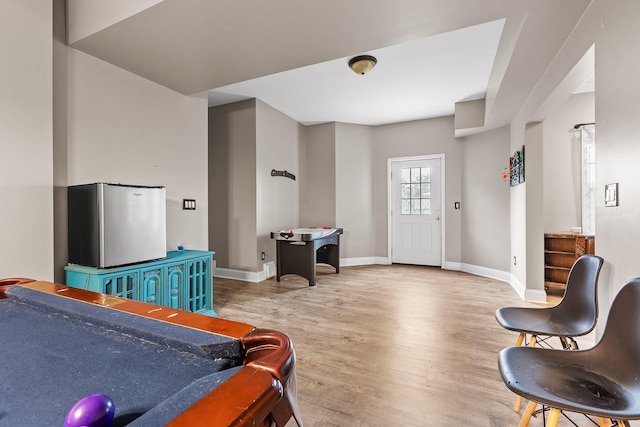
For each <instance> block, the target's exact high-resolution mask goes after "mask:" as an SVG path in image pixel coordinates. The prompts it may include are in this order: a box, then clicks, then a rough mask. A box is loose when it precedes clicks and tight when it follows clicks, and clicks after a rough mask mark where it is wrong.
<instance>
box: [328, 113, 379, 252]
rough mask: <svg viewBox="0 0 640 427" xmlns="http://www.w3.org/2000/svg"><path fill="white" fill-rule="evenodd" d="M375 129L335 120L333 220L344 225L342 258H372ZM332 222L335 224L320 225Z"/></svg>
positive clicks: (373, 243)
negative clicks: (334, 218)
mask: <svg viewBox="0 0 640 427" xmlns="http://www.w3.org/2000/svg"><path fill="white" fill-rule="evenodd" d="M375 131H376V128H372V127H370V126H362V125H352V124H345V123H336V139H335V165H336V166H335V169H336V172H335V177H336V178H335V180H336V189H335V206H336V214H335V216H336V223H335V225H336V226H338V227H342V228H344V233H345V234H344V238H343V239H342V240H341V245H340V257H341V258H363V257H365V258H366V257H373V256H374V252H373V248H375V242H376V235H375V217H376V211H375V209H374V207H375V202H374V191H373V176H374V169H373V140H372V139H373V138H372V135H373V133H374V132H375ZM319 225H329V226H330V225H334V224H319Z"/></svg>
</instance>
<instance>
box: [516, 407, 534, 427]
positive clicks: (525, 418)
mask: <svg viewBox="0 0 640 427" xmlns="http://www.w3.org/2000/svg"><path fill="white" fill-rule="evenodd" d="M536 406H538V404H537V403H536V402H532V401H529V404H528V405H527V409H525V411H524V414H522V418H521V419H520V424H518V427H527V426H528V425H529V421H530V420H531V416H532V415H533V413H534V412H535V410H536Z"/></svg>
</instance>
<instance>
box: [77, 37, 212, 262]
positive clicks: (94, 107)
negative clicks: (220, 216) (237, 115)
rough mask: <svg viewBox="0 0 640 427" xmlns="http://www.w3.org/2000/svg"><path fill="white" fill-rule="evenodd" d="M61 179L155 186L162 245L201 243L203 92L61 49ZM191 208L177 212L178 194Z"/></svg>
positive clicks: (204, 146)
mask: <svg viewBox="0 0 640 427" xmlns="http://www.w3.org/2000/svg"><path fill="white" fill-rule="evenodd" d="M67 53H68V61H69V62H68V99H67V102H68V129H67V135H68V143H67V149H68V183H69V185H75V184H85V183H91V182H113V183H122V184H133V185H151V186H157V185H162V186H164V187H166V194H167V250H176V249H177V246H178V244H179V243H181V244H183V245H184V246H185V247H187V248H190V249H207V247H208V244H207V227H208V225H207V218H208V197H207V169H208V165H207V98H206V94H200V95H197V96H184V95H182V94H179V93H177V92H174V91H172V90H170V89H167V88H165V87H163V86H160V85H158V84H156V83H153V82H151V81H149V80H146V79H144V78H142V77H140V76H137V75H135V74H132V73H130V72H128V71H125V70H123V69H121V68H118V67H115V66H113V65H111V64H108V63H106V62H104V61H102V60H99V59H97V58H95V57H92V56H90V55H87V54H85V53H83V52H80V51H78V50H75V49H73V48H68V52H67ZM185 198H186V199H195V200H196V205H197V209H196V210H183V209H182V199H185Z"/></svg>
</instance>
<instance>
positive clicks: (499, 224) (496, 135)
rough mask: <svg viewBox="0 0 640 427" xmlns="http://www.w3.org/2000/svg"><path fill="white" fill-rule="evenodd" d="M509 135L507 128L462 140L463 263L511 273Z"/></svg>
mask: <svg viewBox="0 0 640 427" xmlns="http://www.w3.org/2000/svg"><path fill="white" fill-rule="evenodd" d="M509 136H510V133H509V127H508V126H504V127H502V128H499V129H495V130H491V131H488V132H483V133H480V134H477V135H472V136H467V137H465V138H463V139H462V168H461V170H462V204H461V211H462V220H461V222H462V240H463V242H464V244H463V245H462V262H463V263H464V264H467V265H470V266H478V267H483V268H490V269H494V270H498V271H501V272H509V271H510V254H511V242H510V229H509V213H510V206H509V205H510V202H509V180H508V179H504V178H503V177H502V172H503V171H504V168H505V167H507V166H508V164H509ZM449 205H451V203H449Z"/></svg>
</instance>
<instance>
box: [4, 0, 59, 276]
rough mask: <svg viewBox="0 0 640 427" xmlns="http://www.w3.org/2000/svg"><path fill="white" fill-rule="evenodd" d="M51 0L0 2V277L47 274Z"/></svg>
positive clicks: (50, 265) (50, 267) (51, 245)
mask: <svg viewBox="0 0 640 427" xmlns="http://www.w3.org/2000/svg"><path fill="white" fill-rule="evenodd" d="M52 23H53V9H52V2H51V1H49V2H47V1H35V2H32V1H30V2H25V1H23V0H6V1H3V2H2V3H0V46H1V50H2V62H3V64H5V65H6V66H3V67H0V92H1V93H2V96H0V152H2V167H0V200H1V201H2V202H1V203H0V236H2V244H1V245H0V259H1V260H2V262H0V278H7V277H28V278H33V279H39V280H49V281H51V280H53V279H54V257H53V252H54V249H53V248H54V243H53V137H52V135H53V123H52V122H53V118H52V116H53V95H52V93H53V88H52V82H53V75H52V74H53V72H52V68H53V64H52V62H53V59H52V55H53V54H52V34H53V24H52Z"/></svg>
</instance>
